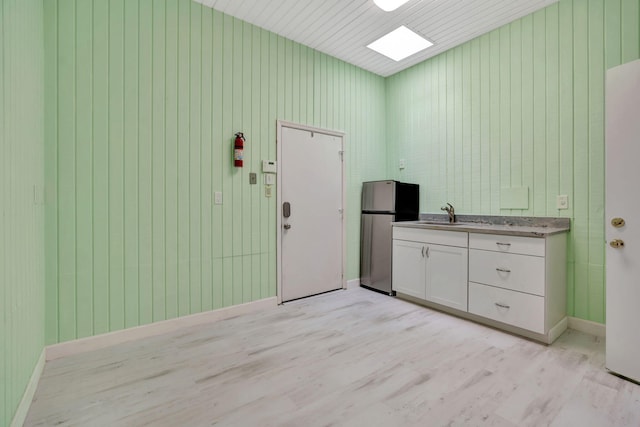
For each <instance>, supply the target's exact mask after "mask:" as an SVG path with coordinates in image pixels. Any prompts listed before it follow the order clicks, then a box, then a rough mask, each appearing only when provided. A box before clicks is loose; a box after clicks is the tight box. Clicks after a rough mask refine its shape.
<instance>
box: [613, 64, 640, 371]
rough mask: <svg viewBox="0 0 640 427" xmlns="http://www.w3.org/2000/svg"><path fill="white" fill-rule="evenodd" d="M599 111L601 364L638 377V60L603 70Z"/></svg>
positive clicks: (639, 92)
mask: <svg viewBox="0 0 640 427" xmlns="http://www.w3.org/2000/svg"><path fill="white" fill-rule="evenodd" d="M605 112H606V113H605V116H606V126H605V147H606V148H605V158H606V161H605V170H606V173H605V177H606V184H605V239H606V243H607V245H606V295H607V302H606V328H607V340H606V367H607V368H608V369H610V370H611V371H614V372H616V373H618V374H621V375H624V376H626V377H629V378H631V379H633V380H635V381H640V363H639V362H638V361H640V339H639V338H638V332H637V327H638V323H639V322H640V310H639V309H638V305H639V304H640V262H638V260H639V259H640V197H639V196H638V190H637V188H636V186H637V185H638V182H640V168H638V159H640V60H636V61H633V62H630V63H627V64H624V65H621V66H618V67H614V68H612V69H610V70H608V71H607V77H606V102H605ZM614 218H623V219H624V220H625V225H624V226H622V227H619V228H617V227H614V226H613V225H612V223H611V221H612V219H614ZM616 239H617V240H622V241H623V242H624V246H623V247H618V248H614V247H612V246H611V245H610V244H611V243H612V242H614V243H615V240H616Z"/></svg>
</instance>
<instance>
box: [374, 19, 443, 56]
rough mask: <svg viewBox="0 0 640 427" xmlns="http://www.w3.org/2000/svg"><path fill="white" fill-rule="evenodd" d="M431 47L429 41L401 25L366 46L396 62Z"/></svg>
mask: <svg viewBox="0 0 640 427" xmlns="http://www.w3.org/2000/svg"><path fill="white" fill-rule="evenodd" d="M432 45H433V43H431V42H430V41H429V40H427V39H425V38H423V37H421V36H419V35H418V34H416V33H414V32H413V31H411V30H410V29H408V28H407V27H405V26H404V25H403V26H401V27H398V28H396V29H395V30H393V31H391V32H390V33H389V34H387V35H386V36H382V37H380V38H379V39H378V40H376V41H374V42H373V43H371V44H369V45H367V47H368V48H369V49H373V50H375V51H376V52H378V53H380V54H382V55H384V56H386V57H388V58H391V59H393V60H394V61H396V62H397V61H401V60H403V59H405V58H407V57H409V56H411V55H413V54H414V53H418V52H420V51H421V50H424V49H426V48H428V47H429V46H432Z"/></svg>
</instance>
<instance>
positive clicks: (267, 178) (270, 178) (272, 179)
mask: <svg viewBox="0 0 640 427" xmlns="http://www.w3.org/2000/svg"><path fill="white" fill-rule="evenodd" d="M275 183H276V175H275V174H273V173H265V174H264V184H265V185H275Z"/></svg>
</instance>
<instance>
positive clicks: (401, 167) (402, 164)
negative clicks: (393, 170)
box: [398, 159, 407, 169]
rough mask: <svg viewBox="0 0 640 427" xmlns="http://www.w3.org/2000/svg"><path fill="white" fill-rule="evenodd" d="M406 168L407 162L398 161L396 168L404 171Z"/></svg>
mask: <svg viewBox="0 0 640 427" xmlns="http://www.w3.org/2000/svg"><path fill="white" fill-rule="evenodd" d="M406 167H407V161H406V160H405V159H400V161H399V162H398V168H400V169H404V168H406Z"/></svg>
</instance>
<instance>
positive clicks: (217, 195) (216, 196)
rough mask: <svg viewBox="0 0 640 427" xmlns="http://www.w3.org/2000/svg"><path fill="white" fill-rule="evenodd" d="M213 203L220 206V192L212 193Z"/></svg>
mask: <svg viewBox="0 0 640 427" xmlns="http://www.w3.org/2000/svg"><path fill="white" fill-rule="evenodd" d="M213 203H215V204H216V205H221V204H222V192H221V191H216V192H215V193H213Z"/></svg>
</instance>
